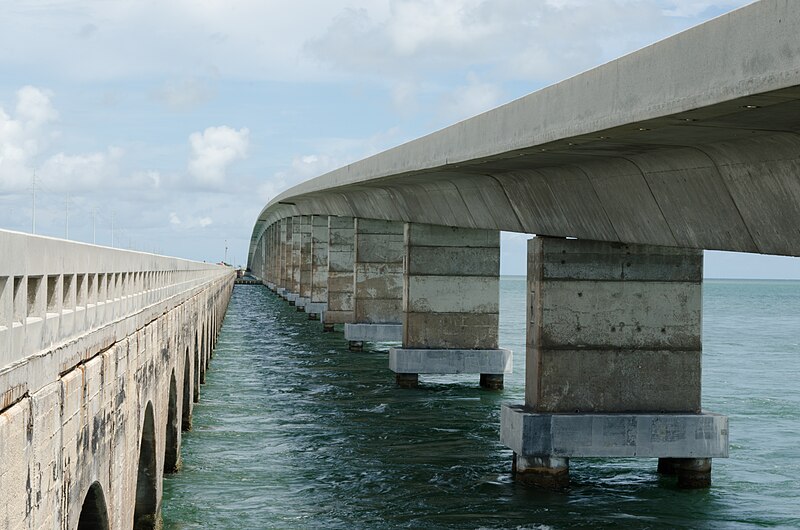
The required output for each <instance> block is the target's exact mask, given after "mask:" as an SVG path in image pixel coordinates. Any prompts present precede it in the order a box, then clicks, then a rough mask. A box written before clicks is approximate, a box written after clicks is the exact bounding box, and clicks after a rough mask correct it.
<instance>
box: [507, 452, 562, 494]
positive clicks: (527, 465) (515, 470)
mask: <svg viewBox="0 0 800 530" xmlns="http://www.w3.org/2000/svg"><path fill="white" fill-rule="evenodd" d="M511 474H512V475H513V476H514V480H516V481H519V482H521V483H523V484H530V485H532V486H539V487H542V488H548V489H565V488H566V487H567V486H569V458H558V457H549V456H522V455H518V454H517V453H514V460H513V462H512V465H511Z"/></svg>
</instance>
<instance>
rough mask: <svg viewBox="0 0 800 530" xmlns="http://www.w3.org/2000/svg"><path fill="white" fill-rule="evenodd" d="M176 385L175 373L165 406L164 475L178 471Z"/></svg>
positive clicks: (170, 383)
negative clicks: (167, 402)
mask: <svg viewBox="0 0 800 530" xmlns="http://www.w3.org/2000/svg"><path fill="white" fill-rule="evenodd" d="M179 455H180V453H179V451H178V385H177V383H176V382H175V371H174V370H173V371H172V377H171V378H170V382H169V404H168V405H167V436H166V444H165V445H164V473H175V472H176V471H177V470H178V456H179Z"/></svg>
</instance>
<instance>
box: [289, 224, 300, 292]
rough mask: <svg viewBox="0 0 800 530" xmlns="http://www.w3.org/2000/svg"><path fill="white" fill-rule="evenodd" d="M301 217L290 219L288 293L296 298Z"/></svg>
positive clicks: (298, 277)
mask: <svg viewBox="0 0 800 530" xmlns="http://www.w3.org/2000/svg"><path fill="white" fill-rule="evenodd" d="M302 224H303V217H302V216H300V215H297V216H295V217H293V218H292V225H291V227H292V243H291V244H292V249H291V264H292V266H291V281H290V283H289V291H290V292H291V293H293V294H295V295H297V297H299V296H300V267H301V261H302V257H301V251H302V246H303V232H302V230H303V229H302Z"/></svg>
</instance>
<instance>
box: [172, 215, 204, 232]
mask: <svg viewBox="0 0 800 530" xmlns="http://www.w3.org/2000/svg"><path fill="white" fill-rule="evenodd" d="M169 224H171V225H172V226H173V227H175V228H179V229H180V230H193V229H195V228H205V227H207V226H210V225H212V224H214V220H213V219H211V218H210V217H208V216H202V217H196V216H193V215H185V216H184V217H183V219H181V217H180V216H178V214H177V213H176V212H170V213H169Z"/></svg>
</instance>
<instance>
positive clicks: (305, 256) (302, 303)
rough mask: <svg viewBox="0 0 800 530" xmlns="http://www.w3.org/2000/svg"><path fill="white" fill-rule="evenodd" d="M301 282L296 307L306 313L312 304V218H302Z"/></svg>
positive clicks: (307, 216)
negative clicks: (308, 306)
mask: <svg viewBox="0 0 800 530" xmlns="http://www.w3.org/2000/svg"><path fill="white" fill-rule="evenodd" d="M299 269H300V282H299V287H298V290H297V295H298V296H297V300H296V301H295V305H296V306H297V310H298V311H305V307H306V305H307V304H308V303H310V302H311V216H310V215H303V216H301V217H300V265H299Z"/></svg>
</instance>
